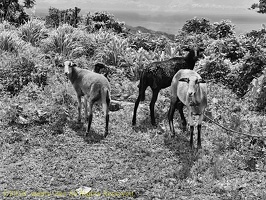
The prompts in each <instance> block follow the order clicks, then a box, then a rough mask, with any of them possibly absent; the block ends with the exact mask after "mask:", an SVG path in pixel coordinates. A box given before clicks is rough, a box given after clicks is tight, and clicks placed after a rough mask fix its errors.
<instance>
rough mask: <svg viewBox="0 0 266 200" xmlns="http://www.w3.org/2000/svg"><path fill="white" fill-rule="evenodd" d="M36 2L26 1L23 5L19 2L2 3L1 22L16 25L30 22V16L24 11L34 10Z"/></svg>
mask: <svg viewBox="0 0 266 200" xmlns="http://www.w3.org/2000/svg"><path fill="white" fill-rule="evenodd" d="M34 5H35V0H24V1H23V4H21V3H20V2H19V0H1V1H0V22H2V21H5V20H6V21H9V22H11V23H14V24H22V23H25V22H26V21H28V19H29V16H28V14H27V13H26V12H25V11H24V9H25V8H32V7H33V6H34Z"/></svg>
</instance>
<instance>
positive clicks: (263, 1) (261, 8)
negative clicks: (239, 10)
mask: <svg viewBox="0 0 266 200" xmlns="http://www.w3.org/2000/svg"><path fill="white" fill-rule="evenodd" d="M249 9H258V10H257V12H258V13H262V14H264V13H266V0H259V3H254V4H252V5H251V7H250V8H249Z"/></svg>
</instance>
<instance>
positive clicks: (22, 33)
mask: <svg viewBox="0 0 266 200" xmlns="http://www.w3.org/2000/svg"><path fill="white" fill-rule="evenodd" d="M44 24H45V22H44V21H42V20H37V19H32V20H30V21H29V22H27V23H25V24H23V25H20V26H19V27H15V26H13V25H12V24H10V23H8V22H4V23H1V24H0V82H1V84H0V94H1V100H0V132H1V137H0V152H1V157H0V163H1V165H0V180H1V181H0V199H47V200H53V199H97V200H98V199H103V200H105V199H138V200H149V199H156V200H159V199H183V200H190V199H204V200H205V199H206V200H220V199H222V200H235V199H256V200H257V199H258V200H263V199H265V195H266V188H265V185H266V143H265V138H266V115H265V111H266V108H265V107H266V105H265V102H266V101H265V99H266V89H265V85H266V69H265V66H266V60H265V58H264V56H263V55H264V49H265V44H266V41H265V40H266V39H265V37H264V35H263V34H264V33H263V32H255V33H254V32H253V33H252V34H250V35H242V36H241V37H239V36H236V35H234V34H225V35H223V36H224V37H221V35H220V30H219V29H218V30H217V32H209V33H204V34H201V33H198V34H194V33H192V34H189V33H187V34H180V35H177V37H178V40H175V41H171V40H165V39H161V38H160V37H158V38H155V39H154V38H152V39H151V40H150V38H149V37H147V36H146V35H145V34H142V33H140V34H136V35H130V36H128V37H127V36H125V35H123V34H118V33H117V32H115V31H113V30H110V29H99V30H96V29H86V28H84V27H85V25H84V26H81V28H74V27H72V26H70V25H69V24H63V25H59V26H58V27H56V28H51V27H50V28H47V27H46V26H45V25H44ZM115 24H116V23H115ZM92 25H93V24H92ZM108 25H109V24H108ZM215 25H217V24H215ZM222 25H224V23H223V24H222ZM225 25H226V24H225ZM222 27H223V26H222ZM136 30H137V29H136ZM143 30H147V29H143ZM213 30H214V29H212V31H213ZM147 31H149V30H147ZM229 33H231V32H229ZM155 34H160V33H156V32H155ZM254 34H256V37H253V35H254ZM144 45H146V46H145V48H143V46H144ZM184 45H186V46H189V47H190V48H193V47H194V46H200V47H201V48H203V49H204V54H205V56H204V57H202V58H201V59H200V60H198V61H197V62H196V65H195V70H196V71H198V73H200V74H201V76H202V78H203V79H204V80H205V81H206V82H207V87H208V107H207V110H206V115H207V116H208V117H210V118H211V119H212V120H210V119H207V118H205V119H204V121H203V124H202V134H201V135H202V136H201V137H202V148H201V149H197V148H196V142H194V144H195V147H194V148H190V146H189V139H190V136H189V131H188V130H189V127H187V130H185V131H184V132H183V131H182V130H181V126H180V117H179V114H178V112H177V111H176V113H175V116H174V126H175V130H176V132H177V134H176V136H175V137H174V138H173V137H171V133H170V129H169V123H168V117H167V115H168V110H169V105H170V90H169V88H166V89H163V90H161V91H160V93H159V96H158V100H157V101H156V104H155V118H156V122H157V126H152V125H151V122H150V115H149V113H150V110H149V105H150V101H151V94H152V92H151V90H150V88H148V89H147V91H146V98H145V101H144V102H141V104H140V106H139V109H138V112H137V122H136V125H135V126H132V115H133V109H134V103H135V100H136V99H137V97H138V96H137V95H138V90H139V87H138V84H139V81H138V80H139V78H140V74H141V73H142V71H143V68H144V67H147V66H148V64H149V63H151V62H155V61H156V62H160V61H163V60H167V59H170V58H172V57H176V56H186V55H187V51H185V50H184V48H183V46H184ZM192 52H194V51H192ZM66 60H72V61H73V62H74V63H75V64H76V65H77V66H79V67H81V68H84V69H89V70H93V68H94V65H95V63H97V62H101V63H104V64H105V65H107V67H108V68H107V71H108V72H109V73H108V75H107V78H108V79H109V81H110V85H111V97H112V101H111V102H112V105H117V107H116V108H117V109H115V110H112V112H110V127H109V130H110V133H109V135H108V136H107V137H106V138H104V137H103V134H104V126H105V119H104V115H103V112H102V109H101V106H97V105H95V106H94V107H93V120H92V126H91V131H90V134H89V136H88V137H85V130H86V126H87V121H86V120H85V117H84V106H82V120H81V123H79V122H77V115H78V110H77V97H76V93H75V90H74V88H73V86H72V84H71V83H70V81H69V80H68V78H67V77H66V76H65V74H64V71H63V68H62V64H63V62H64V61H66ZM151 71H152V70H151ZM154 74H155V75H156V73H154ZM157 75H159V76H160V74H157ZM185 116H186V118H187V111H186V109H185ZM214 122H215V123H214ZM217 124H219V125H220V126H218V125H217ZM221 126H222V127H224V128H222V127H221ZM194 135H195V137H194V139H195V141H196V139H197V134H196V133H195V132H194Z"/></svg>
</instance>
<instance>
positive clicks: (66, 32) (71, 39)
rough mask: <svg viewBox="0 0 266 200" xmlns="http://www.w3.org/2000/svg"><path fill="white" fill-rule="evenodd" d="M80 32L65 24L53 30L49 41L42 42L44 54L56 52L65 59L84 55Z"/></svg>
mask: <svg viewBox="0 0 266 200" xmlns="http://www.w3.org/2000/svg"><path fill="white" fill-rule="evenodd" d="M79 35H80V32H79V30H77V29H75V28H73V27H72V26H70V25H67V24H64V25H63V26H59V27H58V28H57V29H56V30H53V31H52V32H51V33H50V35H49V37H48V38H47V39H44V40H42V42H41V49H42V50H43V52H44V53H48V52H51V51H52V52H54V53H58V54H61V55H63V56H65V57H72V56H75V55H76V54H82V53H83V52H84V49H83V47H82V45H81V44H80V40H79Z"/></svg>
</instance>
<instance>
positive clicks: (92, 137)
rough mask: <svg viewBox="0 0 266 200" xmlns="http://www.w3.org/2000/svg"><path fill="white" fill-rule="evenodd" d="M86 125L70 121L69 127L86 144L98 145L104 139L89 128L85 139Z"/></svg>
mask: <svg viewBox="0 0 266 200" xmlns="http://www.w3.org/2000/svg"><path fill="white" fill-rule="evenodd" d="M86 125H87V124H86V123H78V122H76V121H70V122H69V127H70V128H71V129H72V130H73V131H75V132H76V133H77V135H78V136H80V137H82V138H83V139H84V141H85V142H87V143H88V144H94V143H99V142H100V141H101V140H103V139H105V137H104V135H103V134H102V133H101V134H99V133H98V132H96V131H95V130H94V129H93V127H91V129H90V132H89V135H88V137H86V133H85V130H86Z"/></svg>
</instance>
